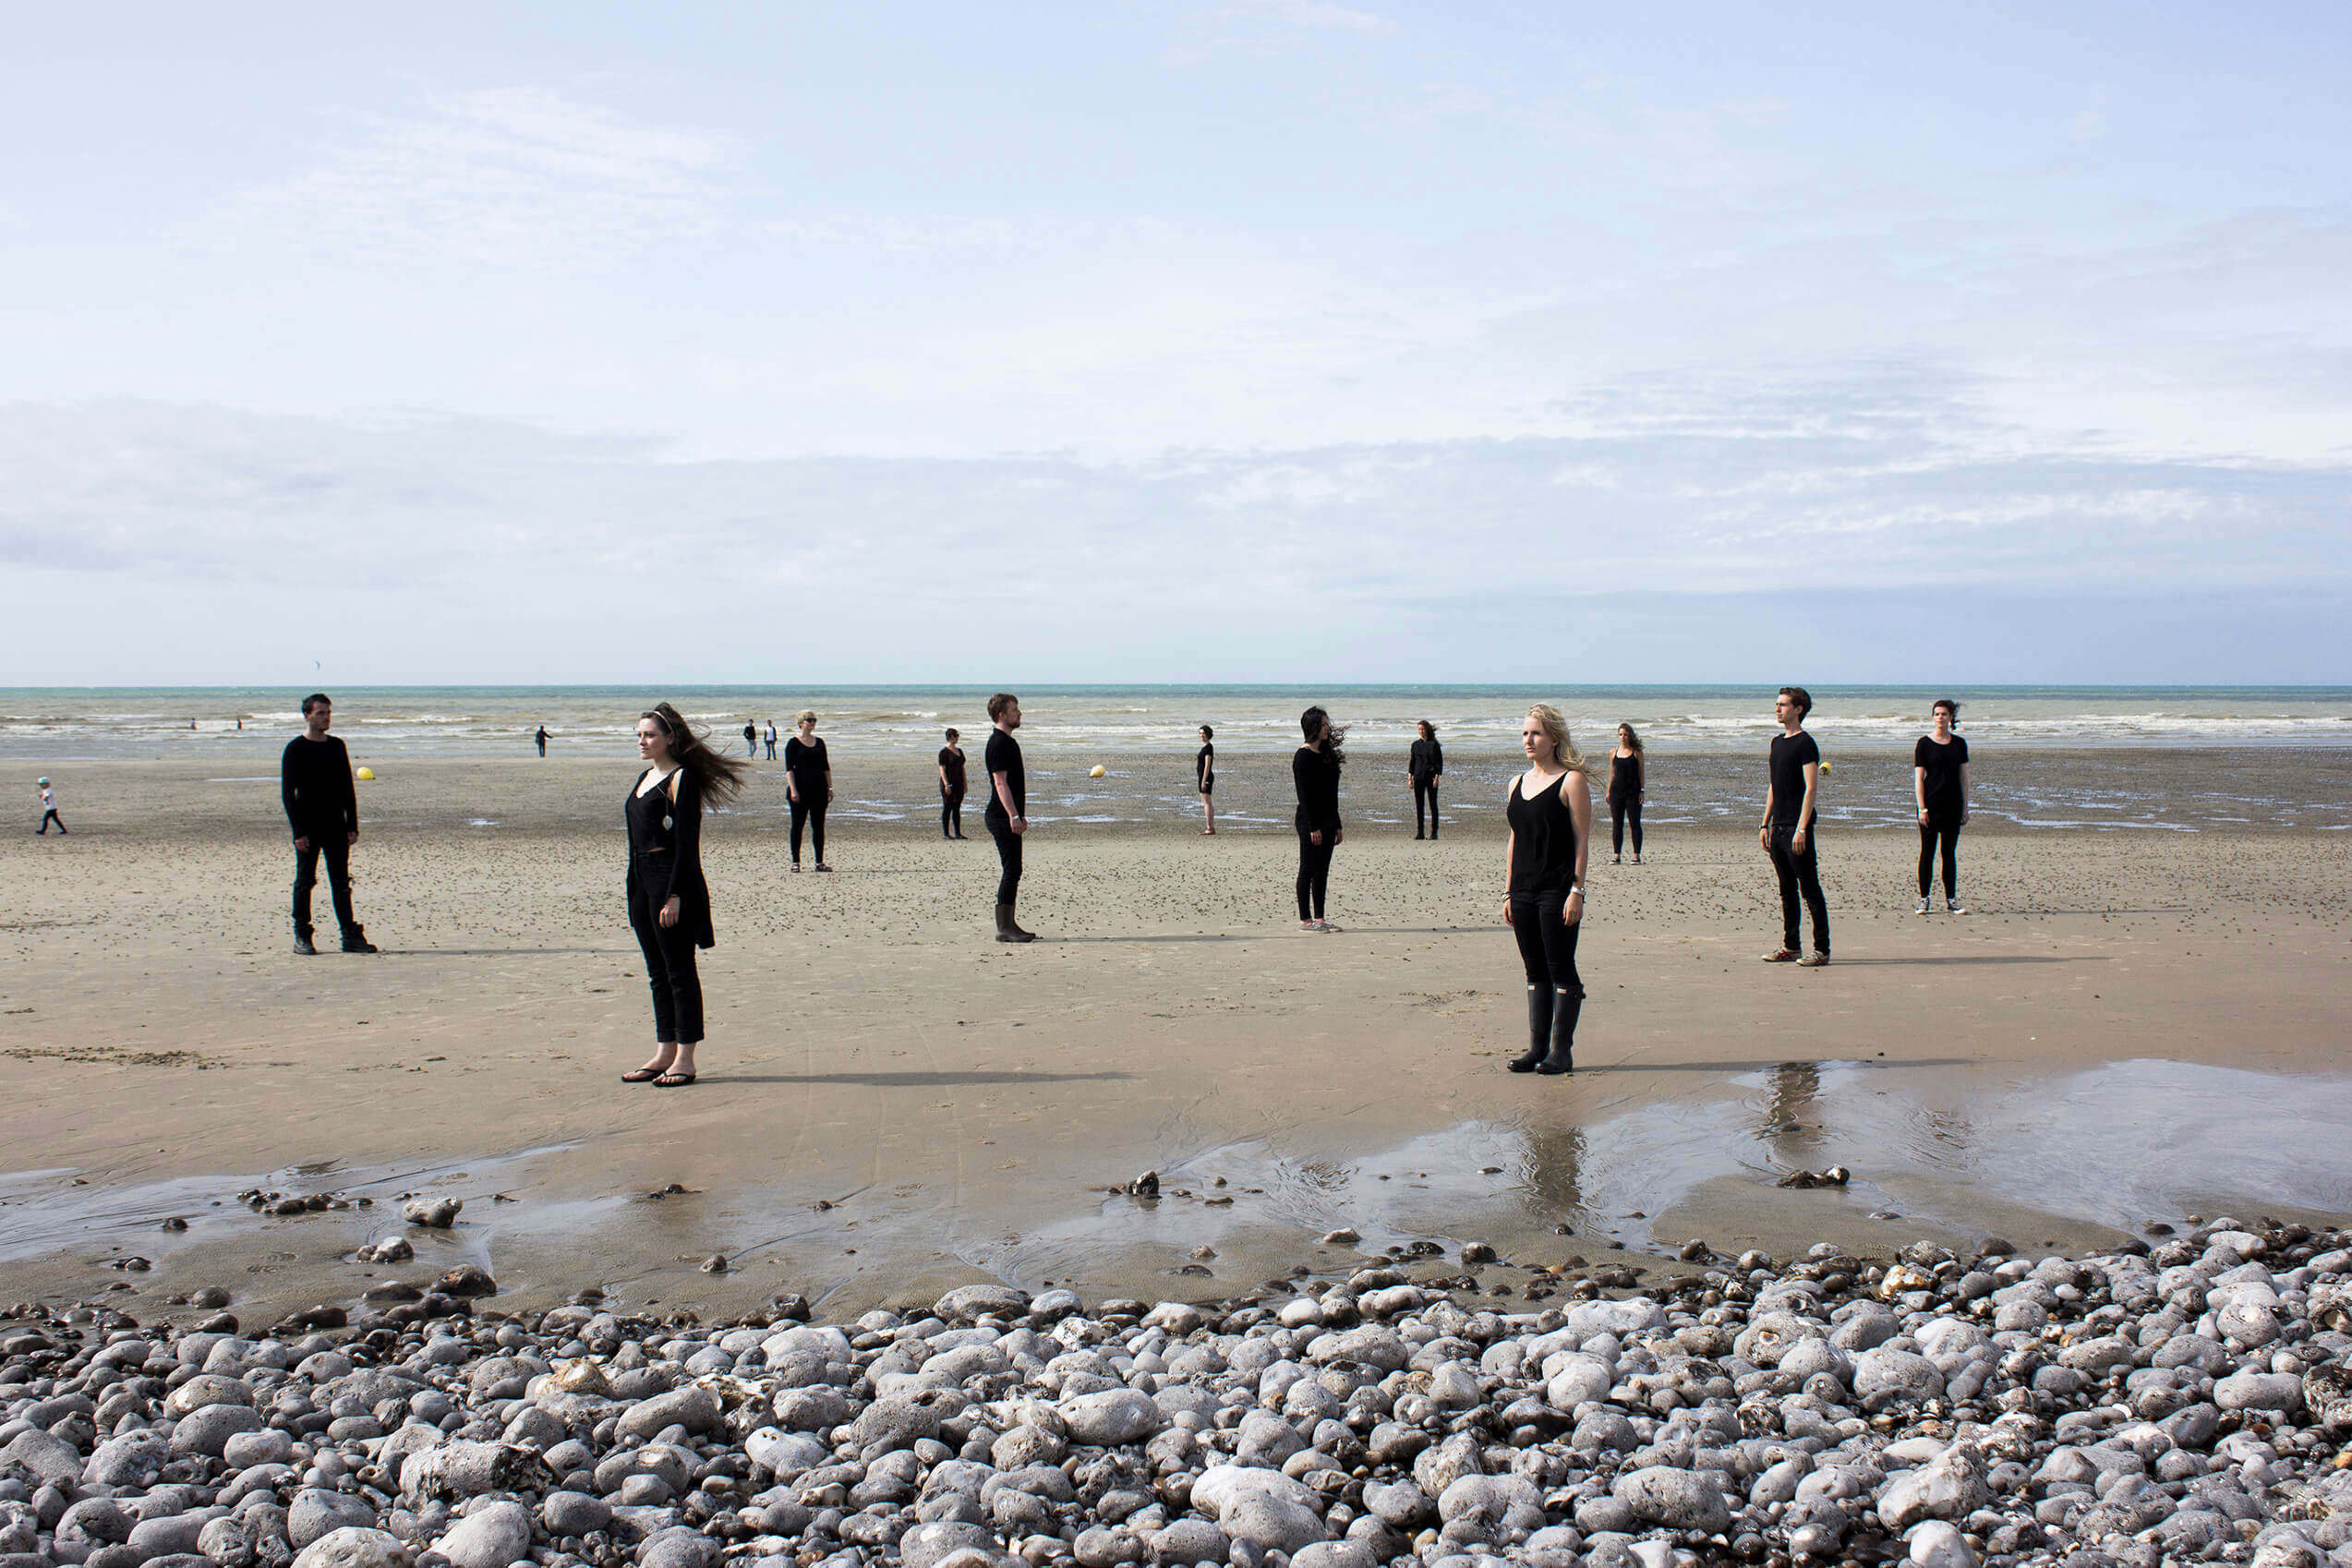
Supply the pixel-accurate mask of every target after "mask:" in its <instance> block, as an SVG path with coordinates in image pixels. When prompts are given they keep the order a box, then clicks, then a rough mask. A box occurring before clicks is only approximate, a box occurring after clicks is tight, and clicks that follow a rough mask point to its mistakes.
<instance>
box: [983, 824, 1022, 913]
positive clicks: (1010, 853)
mask: <svg viewBox="0 0 2352 1568" xmlns="http://www.w3.org/2000/svg"><path fill="white" fill-rule="evenodd" d="M980 820H981V821H983V822H984V823H986V824H987V825H988V837H990V838H994V839H995V840H996V860H997V862H998V863H999V864H1000V865H1002V866H1003V867H1004V870H1003V871H1001V872H1000V873H998V874H997V877H996V901H997V902H998V903H1000V904H1009V903H1011V902H1012V901H1013V899H1014V898H1015V897H1016V896H1017V895H1018V894H1019V892H1020V835H1019V834H1018V833H1016V832H1014V831H1013V819H1012V818H1011V817H1009V816H1007V815H1005V814H1003V813H1002V812H999V811H996V810H994V809H991V810H990V811H988V812H987V813H986V814H983V816H982V817H981V819H980Z"/></svg>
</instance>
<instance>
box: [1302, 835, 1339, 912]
mask: <svg viewBox="0 0 2352 1568" xmlns="http://www.w3.org/2000/svg"><path fill="white" fill-rule="evenodd" d="M1314 831H1315V830H1314V829H1312V828H1309V827H1302V828H1300V829H1299V830H1298V918H1299V919H1301V920H1321V919H1322V918H1323V894H1324V891H1325V890H1326V889H1327V888H1328V887H1330V886H1331V879H1332V851H1333V850H1335V849H1337V848H1338V847H1339V846H1338V845H1337V844H1336V843H1334V842H1333V840H1334V839H1336V838H1338V837H1339V835H1338V834H1337V833H1335V832H1333V831H1332V830H1331V829H1330V828H1324V829H1323V830H1322V833H1323V841H1322V842H1321V843H1320V844H1318V843H1316V842H1315V841H1314V840H1313V838H1311V837H1310V835H1311V834H1312V833H1313V832H1314Z"/></svg>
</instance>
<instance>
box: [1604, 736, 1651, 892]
mask: <svg viewBox="0 0 2352 1568" xmlns="http://www.w3.org/2000/svg"><path fill="white" fill-rule="evenodd" d="M1648 793H1649V759H1648V758H1646V757H1645V756H1643V755H1642V738H1641V737H1640V736H1639V735H1636V734H1634V727H1633V726H1632V725H1630V724H1621V725H1619V726H1618V727H1617V749H1616V750H1615V751H1613V752H1611V753H1610V754H1609V863H1610V864H1611V865H1619V864H1622V863H1623V862H1624V859H1625V825H1626V824H1627V823H1628V822H1631V823H1632V824H1633V825H1634V864H1635V865H1639V864H1641V863H1642V799H1643V797H1644V796H1646V795H1647V794H1648Z"/></svg>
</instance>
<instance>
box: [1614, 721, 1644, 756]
mask: <svg viewBox="0 0 2352 1568" xmlns="http://www.w3.org/2000/svg"><path fill="white" fill-rule="evenodd" d="M1617 728H1618V729H1620V730H1623V731H1625V749H1626V750H1627V751H1629V752H1631V753H1633V754H1634V755H1635V756H1639V755H1641V754H1642V738H1641V736H1640V735H1639V734H1638V733H1636V732H1635V731H1634V727H1633V726H1632V725H1630V724H1620V725H1619V726H1618V727H1617Z"/></svg>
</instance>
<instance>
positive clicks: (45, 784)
mask: <svg viewBox="0 0 2352 1568" xmlns="http://www.w3.org/2000/svg"><path fill="white" fill-rule="evenodd" d="M53 822H54V823H55V824H56V825H57V832H58V835H59V836H60V837H63V836H64V834H65V831H66V819H65V818H64V817H62V816H59V815H58V814H57V791H56V790H53V789H51V788H50V787H49V780H47V779H46V778H44V779H42V781H41V826H39V827H36V828H34V829H33V835H34V837H36V838H48V837H49V825H50V824H51V823H53Z"/></svg>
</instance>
